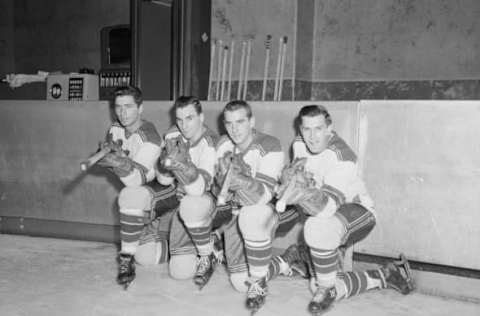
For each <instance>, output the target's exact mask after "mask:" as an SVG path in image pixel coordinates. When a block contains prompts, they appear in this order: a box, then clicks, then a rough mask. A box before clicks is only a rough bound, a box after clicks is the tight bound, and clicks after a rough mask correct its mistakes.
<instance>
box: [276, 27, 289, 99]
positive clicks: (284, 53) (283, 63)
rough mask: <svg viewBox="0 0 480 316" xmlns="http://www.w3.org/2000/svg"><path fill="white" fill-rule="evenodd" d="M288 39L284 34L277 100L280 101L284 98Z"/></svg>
mask: <svg viewBox="0 0 480 316" xmlns="http://www.w3.org/2000/svg"><path fill="white" fill-rule="evenodd" d="M287 41H288V37H287V36H284V37H283V44H282V47H283V48H282V58H281V59H282V65H281V66H280V80H279V88H278V95H277V101H280V100H281V99H282V92H283V75H284V71H285V56H286V52H287Z"/></svg>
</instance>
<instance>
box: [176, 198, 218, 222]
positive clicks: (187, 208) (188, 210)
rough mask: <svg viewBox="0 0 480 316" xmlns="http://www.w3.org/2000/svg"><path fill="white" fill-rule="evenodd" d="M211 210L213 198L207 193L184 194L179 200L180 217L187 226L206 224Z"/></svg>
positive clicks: (212, 208) (210, 216)
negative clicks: (199, 194) (196, 194)
mask: <svg viewBox="0 0 480 316" xmlns="http://www.w3.org/2000/svg"><path fill="white" fill-rule="evenodd" d="M213 210H214V207H213V200H212V198H211V197H210V196H208V195H202V196H193V195H186V196H184V197H183V198H182V200H181V201H180V208H179V213H180V217H181V218H182V219H183V221H184V222H185V224H186V225H188V226H196V225H197V226H198V225H202V224H204V225H208V224H209V222H210V221H211V218H212V213H213Z"/></svg>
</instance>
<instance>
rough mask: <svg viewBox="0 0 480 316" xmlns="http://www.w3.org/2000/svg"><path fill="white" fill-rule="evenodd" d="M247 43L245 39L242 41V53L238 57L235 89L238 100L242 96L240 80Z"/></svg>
mask: <svg viewBox="0 0 480 316" xmlns="http://www.w3.org/2000/svg"><path fill="white" fill-rule="evenodd" d="M246 45H247V43H246V42H245V41H243V42H242V55H241V57H240V72H239V74H238V89H237V100H240V98H241V96H242V81H243V67H244V63H245V49H246Z"/></svg>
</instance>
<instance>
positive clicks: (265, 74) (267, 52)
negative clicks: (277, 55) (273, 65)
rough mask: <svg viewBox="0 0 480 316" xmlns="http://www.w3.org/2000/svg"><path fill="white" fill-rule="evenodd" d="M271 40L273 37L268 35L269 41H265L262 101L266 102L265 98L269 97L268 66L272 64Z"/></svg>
mask: <svg viewBox="0 0 480 316" xmlns="http://www.w3.org/2000/svg"><path fill="white" fill-rule="evenodd" d="M271 40H272V36H271V35H267V40H266V41H265V66H264V67H263V87H262V101H265V97H266V95H267V80H268V66H269V64H270V43H271Z"/></svg>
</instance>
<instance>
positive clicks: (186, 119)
mask: <svg viewBox="0 0 480 316" xmlns="http://www.w3.org/2000/svg"><path fill="white" fill-rule="evenodd" d="M175 116H176V123H177V127H178V129H179V130H180V133H182V135H183V137H185V138H186V139H188V140H191V141H196V140H197V139H199V138H200V136H202V132H203V130H202V126H203V113H200V114H198V113H197V110H195V106H194V105H193V104H189V105H187V106H186V107H183V108H179V109H177V110H176V112H175Z"/></svg>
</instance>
